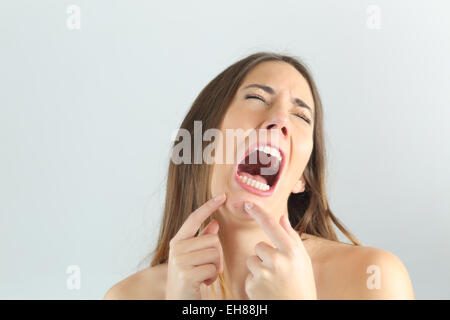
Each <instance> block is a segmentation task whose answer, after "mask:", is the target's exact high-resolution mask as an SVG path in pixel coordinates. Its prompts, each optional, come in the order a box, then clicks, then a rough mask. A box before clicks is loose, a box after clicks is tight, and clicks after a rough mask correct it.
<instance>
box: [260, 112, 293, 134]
mask: <svg viewBox="0 0 450 320" xmlns="http://www.w3.org/2000/svg"><path fill="white" fill-rule="evenodd" d="M263 128H264V129H267V130H278V131H279V133H280V134H281V137H282V138H283V139H284V138H287V137H288V135H289V133H290V132H289V130H288V126H287V117H286V116H285V115H281V114H279V115H275V116H274V117H272V118H271V119H269V120H268V121H266V122H265V123H264V125H263Z"/></svg>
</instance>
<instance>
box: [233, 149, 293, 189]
mask: <svg viewBox="0 0 450 320" xmlns="http://www.w3.org/2000/svg"><path fill="white" fill-rule="evenodd" d="M283 164H284V154H283V152H282V150H281V149H279V148H277V147H275V146H271V145H270V144H259V145H255V146H253V147H251V148H249V149H248V150H247V152H246V153H245V156H244V158H243V159H242V160H241V161H240V162H239V164H238V166H237V169H236V174H235V178H236V181H237V182H238V184H239V185H240V186H241V187H242V188H244V189H245V190H247V191H249V192H252V193H254V194H257V195H260V196H270V195H271V194H272V193H273V191H274V190H275V187H276V185H277V183H278V180H279V178H280V175H281V171H282V169H283Z"/></svg>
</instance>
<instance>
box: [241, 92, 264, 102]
mask: <svg viewBox="0 0 450 320" xmlns="http://www.w3.org/2000/svg"><path fill="white" fill-rule="evenodd" d="M245 99H258V100H261V101H262V102H266V100H264V98H263V97H261V96H257V95H251V94H248V95H246V96H245Z"/></svg>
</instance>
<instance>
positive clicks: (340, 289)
mask: <svg viewBox="0 0 450 320" xmlns="http://www.w3.org/2000/svg"><path fill="white" fill-rule="evenodd" d="M302 238H303V239H305V240H304V241H303V243H304V245H305V248H306V250H307V251H308V254H309V255H310V256H311V257H312V259H311V260H312V264H313V269H314V276H315V281H316V289H317V299H319V300H321V299H331V300H341V299H342V300H345V299H414V294H413V289H412V284H411V282H410V279H409V276H408V272H407V271H406V268H405V267H404V265H403V264H402V263H401V262H400V260H398V258H396V257H395V256H394V255H393V254H392V253H390V252H388V251H384V250H381V249H377V248H372V247H357V246H353V245H349V244H344V243H340V242H335V241H330V240H327V239H324V238H321V237H316V236H312V235H309V234H305V233H304V234H303V236H302ZM306 239H307V240H306ZM380 262H381V265H382V268H383V269H384V268H386V272H383V269H382V272H381V276H382V279H383V278H384V275H385V274H386V278H387V279H386V280H384V281H383V280H382V288H381V289H372V290H369V289H367V287H366V279H367V278H368V277H369V274H367V273H366V269H367V266H369V265H372V264H376V263H378V264H380ZM166 281H167V264H161V265H157V266H154V267H149V268H146V269H144V270H142V271H139V272H137V273H135V274H133V275H131V276H129V277H127V278H125V279H124V280H122V281H120V282H119V283H117V284H116V285H114V286H113V287H112V288H111V289H110V290H109V291H108V292H107V294H106V295H105V297H104V299H137V300H140V299H142V300H164V299H165V296H166ZM385 283H386V284H385ZM215 286H216V287H217V286H218V283H217V281H216V282H215ZM203 292H205V291H203ZM204 298H206V297H204ZM220 298H221V297H220V295H219V296H218V299H220ZM210 299H211V298H210Z"/></svg>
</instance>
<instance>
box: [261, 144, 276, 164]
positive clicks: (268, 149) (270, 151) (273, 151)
mask: <svg viewBox="0 0 450 320" xmlns="http://www.w3.org/2000/svg"><path fill="white" fill-rule="evenodd" d="M256 150H258V151H262V152H265V153H267V154H270V155H271V156H273V157H275V158H277V159H278V161H280V162H281V154H280V151H278V149H275V148H272V147H270V146H258V147H257V148H256Z"/></svg>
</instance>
